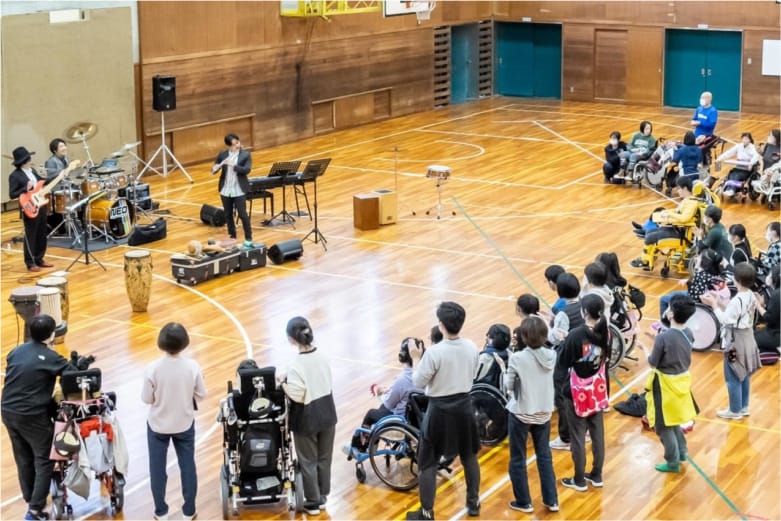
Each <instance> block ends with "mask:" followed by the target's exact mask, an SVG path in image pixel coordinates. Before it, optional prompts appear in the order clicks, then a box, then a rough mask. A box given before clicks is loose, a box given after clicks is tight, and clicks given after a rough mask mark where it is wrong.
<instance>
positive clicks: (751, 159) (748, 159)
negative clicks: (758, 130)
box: [716, 143, 759, 168]
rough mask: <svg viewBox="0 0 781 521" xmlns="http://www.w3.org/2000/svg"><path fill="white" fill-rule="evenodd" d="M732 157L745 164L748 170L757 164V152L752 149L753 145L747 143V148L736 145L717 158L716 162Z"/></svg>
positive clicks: (740, 144)
mask: <svg viewBox="0 0 781 521" xmlns="http://www.w3.org/2000/svg"><path fill="white" fill-rule="evenodd" d="M732 156H735V160H736V161H740V162H741V163H746V164H747V165H748V167H749V168H750V167H752V166H754V165H755V164H757V163H759V152H757V149H756V148H755V147H754V144H753V143H749V144H748V146H743V143H738V144H737V145H735V146H734V147H732V148H730V149H729V150H727V151H726V152H724V153H722V154H721V155H720V156H719V157H718V158H716V161H723V160H725V159H727V158H728V157H732Z"/></svg>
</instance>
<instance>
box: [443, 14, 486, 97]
mask: <svg viewBox="0 0 781 521" xmlns="http://www.w3.org/2000/svg"><path fill="white" fill-rule="evenodd" d="M477 37H478V26H477V24H466V25H454V26H453V27H451V28H450V103H463V102H465V101H470V100H476V99H477V98H478V97H479V88H480V87H479V84H478V81H479V80H478V65H479V63H478V61H479V59H480V58H479V55H478V49H477Z"/></svg>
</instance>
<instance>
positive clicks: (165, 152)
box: [138, 112, 193, 183]
mask: <svg viewBox="0 0 781 521" xmlns="http://www.w3.org/2000/svg"><path fill="white" fill-rule="evenodd" d="M160 139H161V143H160V146H159V147H157V150H156V151H155V153H154V154H152V157H151V158H150V159H149V162H148V163H146V166H145V167H144V168H142V169H141V171H140V172H139V173H138V177H141V176H142V175H144V172H146V171H147V170H149V169H150V168H151V169H152V170H154V171H155V173H157V175H161V176H163V177H168V157H169V156H170V158H171V161H173V163H174V167H173V168H172V169H171V172H173V171H174V170H176V168H177V167H178V168H179V170H181V171H182V173H183V174H184V176H185V177H186V178H187V179H189V180H190V182H191V183H192V182H193V178H192V177H190V174H188V173H187V170H185V169H184V167H183V166H182V163H180V162H179V160H178V159H176V156H175V155H174V153H173V152H171V149H170V148H168V145H167V144H166V142H165V112H160ZM160 153H162V154H163V172H162V173H160V172H158V171H157V170H156V169H154V168H152V163H154V162H155V158H156V157H157V154H160Z"/></svg>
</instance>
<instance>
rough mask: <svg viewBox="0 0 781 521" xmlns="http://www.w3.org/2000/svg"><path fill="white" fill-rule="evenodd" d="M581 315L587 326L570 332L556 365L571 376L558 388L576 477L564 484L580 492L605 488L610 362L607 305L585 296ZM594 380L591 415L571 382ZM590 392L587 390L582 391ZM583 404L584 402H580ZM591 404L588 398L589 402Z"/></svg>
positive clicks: (558, 369)
mask: <svg viewBox="0 0 781 521" xmlns="http://www.w3.org/2000/svg"><path fill="white" fill-rule="evenodd" d="M580 304H581V314H582V315H583V319H584V321H585V323H584V324H583V325H582V326H579V327H576V328H575V329H573V330H571V331H570V333H569V335H567V338H566V340H564V346H563V348H562V350H561V353H560V355H559V360H558V362H557V371H563V372H565V373H568V374H569V375H570V378H568V379H567V380H566V381H565V382H564V385H563V386H562V387H561V388H560V389H559V392H560V393H561V398H562V401H563V403H564V409H565V411H566V413H567V415H568V423H569V429H570V438H571V441H570V444H571V452H572V463H573V465H574V467H575V474H574V476H573V477H570V478H564V479H562V480H561V484H562V485H564V486H565V487H568V488H572V489H575V490H577V491H579V492H585V491H586V490H588V484H589V483H590V484H591V486H592V487H596V488H601V487H602V466H603V464H604V462H605V426H604V420H603V417H602V416H603V412H602V407H603V406H604V405H606V404H600V403H599V402H600V396H601V397H602V398H603V399H604V401H605V402H606V398H607V361H608V360H609V359H610V340H609V332H608V324H607V320H606V318H605V315H604V308H605V304H604V302H603V301H602V299H601V298H600V297H599V296H598V295H594V294H589V295H585V296H584V297H583V298H582V299H581V301H580ZM591 378H593V379H594V382H593V383H594V386H593V393H594V396H593V397H592V398H594V401H595V403H596V405H597V406H596V409H595V410H594V411H592V412H590V413H586V412H584V411H582V410H577V409H576V405H575V397H574V395H573V392H572V382H576V383H577V382H579V381H582V380H586V379H591ZM579 392H580V393H588V391H579ZM578 401H579V402H580V401H581V400H580V399H578ZM586 401H589V399H586ZM586 431H588V433H589V434H590V435H591V453H592V456H593V461H592V464H591V472H589V473H586V471H585V469H586Z"/></svg>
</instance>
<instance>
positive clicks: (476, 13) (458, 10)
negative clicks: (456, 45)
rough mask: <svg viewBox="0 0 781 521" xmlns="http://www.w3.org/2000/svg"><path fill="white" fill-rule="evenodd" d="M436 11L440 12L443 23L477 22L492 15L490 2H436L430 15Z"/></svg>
mask: <svg viewBox="0 0 781 521" xmlns="http://www.w3.org/2000/svg"><path fill="white" fill-rule="evenodd" d="M438 9H441V10H442V22H443V23H451V22H458V23H464V22H469V21H479V20H485V19H487V18H491V15H492V8H491V3H490V2H437V7H436V8H435V9H434V11H433V12H432V15H433V14H434V13H436V12H437V10H438Z"/></svg>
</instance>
